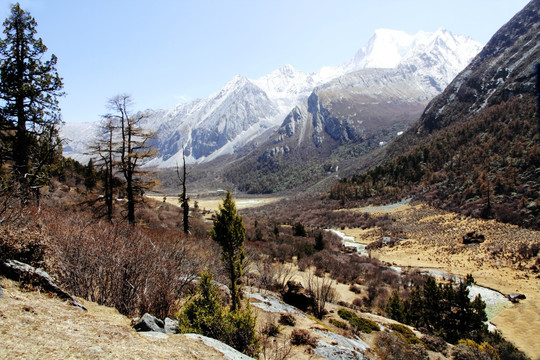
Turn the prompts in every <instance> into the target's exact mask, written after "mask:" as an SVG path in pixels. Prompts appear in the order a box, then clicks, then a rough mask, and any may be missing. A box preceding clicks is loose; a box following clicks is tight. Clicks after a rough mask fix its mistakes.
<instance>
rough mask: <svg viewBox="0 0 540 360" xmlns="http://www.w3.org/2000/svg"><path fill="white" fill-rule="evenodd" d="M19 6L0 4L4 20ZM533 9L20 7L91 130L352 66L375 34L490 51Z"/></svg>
mask: <svg viewBox="0 0 540 360" xmlns="http://www.w3.org/2000/svg"><path fill="white" fill-rule="evenodd" d="M12 3H14V1H8V0H0V18H1V19H2V20H3V19H5V18H6V17H7V16H8V15H9V10H10V4H12ZM527 3H528V0H452V1H450V0H444V1H442V0H377V1H376V0H369V1H368V0H332V1H330V0H326V1H323V0H271V1H270V0H269V1H267V0H238V1H232V0H228V1H226V0H221V1H219V0H191V1H188V0H176V1H175V0H153V1H149V0H146V1H142V0H21V1H20V4H21V7H22V8H23V9H25V10H27V11H29V12H30V14H31V15H32V16H33V17H34V18H35V19H36V21H37V23H38V28H37V29H38V35H39V36H40V37H41V38H42V39H43V41H44V43H45V45H46V46H47V47H48V48H49V50H50V51H51V52H52V53H54V54H56V56H58V71H59V73H60V76H62V77H63V79H64V84H65V91H66V92H67V96H66V97H65V98H63V99H61V107H62V116H63V119H64V121H66V122H76V121H94V120H98V119H99V117H100V115H102V114H104V113H106V112H107V110H106V107H105V105H106V102H107V99H108V98H110V97H112V96H114V95H116V94H119V93H128V94H131V95H132V97H133V99H134V101H135V107H136V108H135V109H134V110H144V109H147V108H153V109H157V108H171V107H173V106H174V105H175V104H177V103H178V102H179V101H180V100H181V99H193V98H197V97H206V96H208V95H210V94H211V93H213V92H215V91H217V90H219V89H220V88H221V87H222V86H223V85H224V84H225V83H226V82H227V81H229V80H230V79H232V78H233V77H234V75H236V74H242V75H245V76H247V77H249V78H259V77H260V76H263V75H265V74H267V73H269V72H271V71H272V70H274V69H277V68H279V67H281V66H283V65H285V64H291V65H293V66H294V67H295V68H297V69H299V70H302V71H305V72H313V71H316V70H318V69H319V68H321V67H322V66H325V65H339V64H340V63H342V62H344V61H346V60H348V59H350V58H352V57H353V56H354V54H355V53H356V51H357V50H358V49H360V48H361V47H362V46H363V45H364V44H365V43H366V42H367V40H368V39H369V37H370V36H371V35H372V34H373V32H374V30H375V29H378V28H389V29H396V30H403V31H406V32H408V33H411V34H414V33H416V32H418V31H419V30H424V31H435V30H437V29H438V28H441V27H442V28H445V29H447V30H450V31H452V32H454V33H456V34H464V35H468V36H470V37H471V38H473V39H474V40H477V41H479V42H481V43H483V44H485V43H486V42H487V41H488V40H489V38H490V37H491V36H492V35H493V34H494V33H495V31H497V30H498V29H499V28H500V27H501V26H502V25H503V24H504V23H506V22H507V21H508V20H510V18H511V17H512V16H513V15H514V14H515V13H517V12H518V11H519V10H521V9H522V8H523V7H524V6H525V5H526V4H527Z"/></svg>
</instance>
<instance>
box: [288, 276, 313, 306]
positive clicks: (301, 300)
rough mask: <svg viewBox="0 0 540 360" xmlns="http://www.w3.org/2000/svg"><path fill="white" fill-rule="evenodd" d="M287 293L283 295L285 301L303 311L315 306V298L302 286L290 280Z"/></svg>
mask: <svg viewBox="0 0 540 360" xmlns="http://www.w3.org/2000/svg"><path fill="white" fill-rule="evenodd" d="M285 288H286V291H284V292H282V293H281V296H282V298H283V301H284V302H285V303H287V304H289V305H292V306H294V307H295V308H297V309H300V310H302V311H307V309H308V308H309V307H311V306H313V298H312V297H311V296H310V295H309V294H308V293H307V291H306V289H304V287H303V286H302V284H300V283H297V282H295V281H292V280H289V281H288V282H287V286H286V287H285Z"/></svg>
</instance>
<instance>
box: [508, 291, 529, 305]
mask: <svg viewBox="0 0 540 360" xmlns="http://www.w3.org/2000/svg"><path fill="white" fill-rule="evenodd" d="M506 297H507V298H508V300H510V301H511V302H513V303H518V302H519V300H524V299H526V297H525V295H523V294H518V293H510V294H508V295H506Z"/></svg>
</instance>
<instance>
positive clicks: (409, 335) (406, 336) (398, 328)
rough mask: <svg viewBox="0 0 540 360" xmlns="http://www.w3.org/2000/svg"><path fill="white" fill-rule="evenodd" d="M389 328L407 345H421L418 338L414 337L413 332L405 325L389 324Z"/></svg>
mask: <svg viewBox="0 0 540 360" xmlns="http://www.w3.org/2000/svg"><path fill="white" fill-rule="evenodd" d="M389 328H390V329H391V330H393V331H395V332H396V333H397V334H398V336H400V337H401V338H402V339H403V341H404V342H405V344H407V345H414V344H422V342H421V341H420V339H419V338H418V337H416V335H415V334H414V332H413V331H412V330H411V329H409V328H408V327H407V326H405V325H402V324H391V325H390V326H389Z"/></svg>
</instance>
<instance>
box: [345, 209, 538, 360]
mask: <svg viewBox="0 0 540 360" xmlns="http://www.w3.org/2000/svg"><path fill="white" fill-rule="evenodd" d="M365 210H366V209H358V211H359V212H362V211H365ZM369 210H370V212H372V213H377V212H376V211H375V212H374V211H373V209H369ZM387 213H388V214H389V215H390V216H391V217H392V219H393V220H394V221H393V224H392V226H391V227H390V230H389V229H385V230H383V229H380V228H371V229H366V230H362V229H344V230H343V232H344V233H346V235H351V236H354V237H355V239H356V240H357V241H358V242H361V243H370V242H372V241H374V240H377V239H378V238H380V237H381V236H383V235H384V236H393V237H396V238H401V239H403V240H402V241H401V242H400V243H399V245H397V246H394V247H383V248H381V249H378V250H373V251H372V256H374V257H376V258H378V259H380V260H383V261H386V262H388V263H390V264H394V265H398V266H404V267H407V266H411V267H419V268H436V269H441V270H443V271H445V272H448V273H452V274H456V275H461V276H463V277H464V276H466V275H467V274H472V275H473V277H474V279H475V280H476V282H477V283H478V284H479V285H481V286H485V287H489V288H492V289H495V290H498V291H500V292H502V293H503V294H505V295H506V294H508V293H522V294H524V295H525V296H526V297H527V298H526V299H525V300H522V301H520V303H519V304H516V305H513V306H511V307H509V308H506V309H504V310H503V311H502V312H501V313H500V314H499V315H497V316H496V317H495V318H494V319H493V320H492V323H494V324H495V325H496V326H497V328H498V329H499V330H500V331H501V332H502V334H503V335H504V336H505V337H506V338H508V339H509V340H511V341H512V342H513V343H514V344H515V345H516V346H517V347H518V348H520V349H521V350H523V351H524V352H525V353H527V354H528V355H529V356H531V358H533V359H540V341H538V339H539V338H538V334H540V279H539V277H538V274H537V273H534V272H533V271H532V270H531V266H532V265H534V263H535V262H536V261H538V260H537V259H536V258H533V259H528V260H525V259H523V258H521V257H520V256H519V255H518V250H519V249H520V247H522V246H523V245H524V244H527V245H528V244H531V243H534V242H536V243H538V242H540V232H538V231H532V230H527V229H521V228H519V227H517V226H513V225H508V224H502V223H499V222H496V221H493V220H480V219H473V218H469V217H465V216H463V215H459V214H455V213H450V212H445V211H442V210H437V209H434V208H431V207H428V206H425V205H415V206H412V205H401V206H399V207H396V208H394V209H391V210H389V211H388V212H387ZM472 231H476V232H477V233H478V234H483V235H484V236H485V239H486V240H485V242H484V243H481V244H475V245H464V244H463V243H462V238H463V236H464V235H466V234H467V233H468V232H472Z"/></svg>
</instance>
